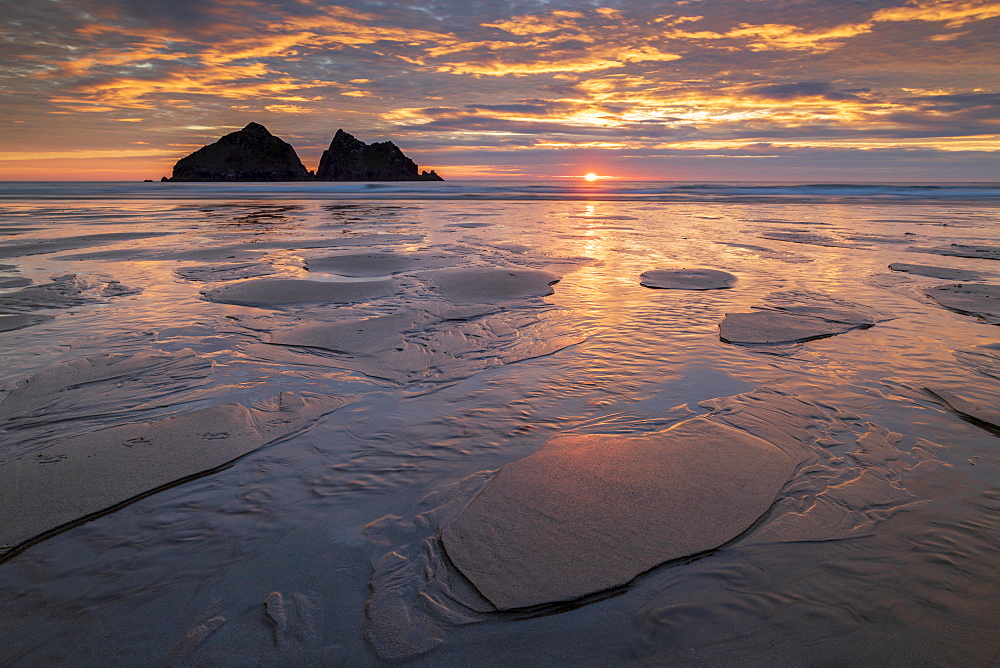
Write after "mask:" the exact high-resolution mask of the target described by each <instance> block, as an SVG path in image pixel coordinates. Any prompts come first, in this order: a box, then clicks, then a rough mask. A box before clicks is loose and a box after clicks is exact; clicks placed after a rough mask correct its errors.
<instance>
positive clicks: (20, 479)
mask: <svg viewBox="0 0 1000 668" xmlns="http://www.w3.org/2000/svg"><path fill="white" fill-rule="evenodd" d="M345 403H346V401H345V400H343V399H339V398H335V397H319V396H313V397H306V396H299V395H294V394H286V393H282V394H280V395H279V396H278V397H276V398H275V399H274V400H273V401H272V402H271V403H268V404H260V405H255V406H253V407H251V408H247V407H246V406H243V405H241V404H225V405H222V406H213V407H211V408H204V409H201V410H197V411H193V412H191V413H183V414H181V415H177V416H173V417H167V418H161V419H158V420H152V421H149V422H137V423H130V424H125V425H121V426H118V427H112V428H110V429H104V430H100V431H94V432H88V433H85V434H82V435H80V436H76V437H72V438H68V439H66V440H63V441H59V442H57V443H55V444H53V445H50V446H48V447H46V448H44V449H41V450H38V451H35V452H32V453H30V454H26V455H22V456H20V457H16V458H12V459H6V460H0V557H2V556H3V553H4V552H7V551H10V550H14V549H16V548H17V547H18V546H20V545H22V544H24V543H26V542H28V541H30V540H32V539H34V538H36V537H39V536H42V535H45V534H47V533H49V532H51V531H54V530H57V529H60V528H62V527H65V526H67V525H71V524H73V523H75V522H79V521H82V520H85V519H87V518H90V517H93V516H95V515H98V514H101V513H103V512H106V511H109V510H112V509H114V508H117V507H118V506H121V505H122V504H125V503H129V502H131V501H134V500H136V499H138V498H141V497H142V496H145V495H147V494H150V493H152V492H154V491H157V490H159V489H162V488H165V487H167V486H170V485H172V484H176V483H178V482H182V481H185V480H187V479H190V478H191V477H193V476H197V475H201V474H205V473H208V472H210V471H212V470H214V469H217V468H219V467H221V466H224V465H225V464H228V463H229V462H232V461H233V460H235V459H237V458H239V457H241V456H243V455H245V454H247V453H250V452H253V451H254V450H257V449H258V448H261V447H263V446H265V445H267V444H269V443H273V442H275V441H277V440H278V439H280V438H282V437H284V436H288V435H289V434H291V433H293V432H295V431H297V430H299V429H301V428H303V427H305V426H306V425H307V424H309V423H310V422H312V421H314V420H316V419H317V418H319V417H320V416H322V415H324V414H326V413H329V412H331V411H333V410H336V409H337V408H339V407H340V406H342V405H344V404H345Z"/></svg>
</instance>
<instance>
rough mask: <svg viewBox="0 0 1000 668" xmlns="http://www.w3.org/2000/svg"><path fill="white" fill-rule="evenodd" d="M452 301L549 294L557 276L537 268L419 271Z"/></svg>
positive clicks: (557, 279)
mask: <svg viewBox="0 0 1000 668" xmlns="http://www.w3.org/2000/svg"><path fill="white" fill-rule="evenodd" d="M420 277H422V278H427V279H429V280H430V282H431V285H432V286H433V287H434V289H435V290H436V291H437V292H438V293H440V294H441V295H442V296H443V297H444V298H445V299H448V300H450V301H453V302H474V303H483V302H496V301H505V300H510V299H523V298H525V297H544V296H546V295H551V294H552V293H553V292H554V290H553V289H552V285H554V284H555V283H558V282H559V277H558V276H556V275H555V274H550V273H549V272H547V271H538V270H536V269H515V268H509V269H506V268H496V267H471V268H468V269H440V270H438V271H428V272H424V273H422V274H420Z"/></svg>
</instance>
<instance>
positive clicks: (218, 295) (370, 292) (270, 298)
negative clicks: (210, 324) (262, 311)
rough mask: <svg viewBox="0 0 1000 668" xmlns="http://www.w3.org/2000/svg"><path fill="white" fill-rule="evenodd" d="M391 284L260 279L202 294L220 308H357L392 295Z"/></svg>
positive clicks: (392, 285) (388, 282) (379, 282)
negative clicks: (235, 306)
mask: <svg viewBox="0 0 1000 668" xmlns="http://www.w3.org/2000/svg"><path fill="white" fill-rule="evenodd" d="M395 289H396V283H395V282H394V281H351V282H346V281H345V282H324V281H304V280H300V279H280V278H261V279H257V280H249V281H243V282H241V283H234V284H232V285H226V286H223V287H221V288H216V289H215V290H209V291H208V292H205V293H204V295H205V299H207V300H209V301H213V302H219V303H221V304H238V305H240V306H257V307H260V308H270V307H276V306H290V305H294V304H338V303H339V304H357V303H361V302H365V301H368V300H370V299H375V298H377V297H384V296H386V295H389V294H392V292H393V291H394V290H395Z"/></svg>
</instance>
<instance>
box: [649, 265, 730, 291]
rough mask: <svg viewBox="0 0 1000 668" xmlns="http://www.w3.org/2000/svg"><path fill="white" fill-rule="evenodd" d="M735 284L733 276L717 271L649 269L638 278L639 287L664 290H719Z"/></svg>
mask: <svg viewBox="0 0 1000 668" xmlns="http://www.w3.org/2000/svg"><path fill="white" fill-rule="evenodd" d="M735 283H736V277H735V276H733V275H732V274H730V273H729V272H725V271H720V270H718V269H690V268H679V269H651V270H649V271H645V272H643V273H642V274H641V275H640V276H639V285H642V286H643V287H646V288H660V289H666V290H721V289H725V288H731V287H733V285H734V284H735Z"/></svg>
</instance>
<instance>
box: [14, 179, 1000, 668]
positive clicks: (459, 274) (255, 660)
mask: <svg viewBox="0 0 1000 668" xmlns="http://www.w3.org/2000/svg"><path fill="white" fill-rule="evenodd" d="M171 192H172V193H173V194H172V197H174V199H172V200H169V201H168V200H160V201H158V200H155V199H146V200H132V201H127V200H115V199H106V200H93V201H86V200H79V201H60V200H45V201H41V202H40V203H39V202H31V201H28V200H23V201H14V200H8V201H4V202H0V208H2V209H3V213H4V218H5V223H4V229H3V236H2V237H0V258H2V261H3V264H2V265H0V359H3V360H4V364H3V365H2V366H0V549H2V550H4V551H5V553H6V556H5V557H3V561H0V618H2V619H3V620H4V621H3V623H2V624H0V663H3V664H5V665H8V664H13V665H45V664H52V663H65V662H66V661H67V660H68V658H67V657H72V663H73V664H74V665H81V666H98V665H100V666H105V665H122V664H128V665H135V664H178V665H248V664H264V665H379V664H382V663H384V662H387V661H403V662H406V661H409V662H412V663H413V664H414V665H494V664H500V665H525V664H533V663H534V664H540V663H545V664H547V665H594V664H598V665H620V664H656V665H720V664H732V663H739V662H744V663H750V664H767V665H810V664H811V665H815V664H825V665H914V664H923V663H928V662H931V663H938V664H947V665H988V664H990V663H991V662H995V661H996V660H997V656H1000V639H998V638H1000V637H998V634H997V633H996V621H995V620H996V619H997V616H998V615H1000V604H998V601H1000V577H998V575H997V571H998V569H997V561H996V559H997V558H996V555H997V554H998V553H1000V494H998V493H997V491H996V490H997V489H998V488H1000V473H998V465H1000V457H998V443H1000V441H998V440H997V439H998V436H997V434H998V433H1000V424H998V423H1000V414H998V411H997V410H996V406H997V405H998V403H1000V402H998V399H1000V352H998V349H1000V343H998V333H1000V329H997V326H996V325H995V324H993V323H995V322H997V321H998V317H1000V316H998V315H997V307H996V299H997V296H996V294H995V293H996V285H998V283H1000V282H998V276H1000V263H998V262H997V259H998V258H1000V232H998V229H1000V227H998V225H997V223H998V218H1000V211H998V210H996V209H994V208H989V207H986V206H971V205H961V204H956V203H952V204H947V205H938V204H906V205H892V204H874V203H854V204H850V203H847V204H845V203H839V204H836V205H829V204H823V203H812V204H805V203H800V204H780V203H767V202H756V203H738V202H731V203H721V202H719V203H706V204H698V203H683V202H675V203H649V202H646V203H643V202H627V201H620V202H601V201H582V200H581V201H535V202H520V201H513V200H511V201H504V202H491V201H488V200H482V201H464V202H463V201H447V200H441V201H408V200H403V199H397V200H393V201H386V202H378V201H374V200H360V199H355V200H352V201H349V202H344V201H340V202H338V201H336V200H332V199H326V200H308V199H287V200H280V199H275V198H274V196H273V194H272V196H271V199H268V200H266V201H265V200H260V201H254V200H241V199H240V198H234V197H222V196H219V197H218V198H216V199H212V198H211V197H212V195H211V193H212V192H214V191H210V190H206V191H205V192H206V193H208V194H209V197H208V198H206V199H202V200H189V201H185V200H182V199H177V198H176V197H177V191H171ZM192 192H196V191H195V190H192ZM890 265H891V266H890ZM647 286H648V287H647ZM650 288H661V289H650Z"/></svg>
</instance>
